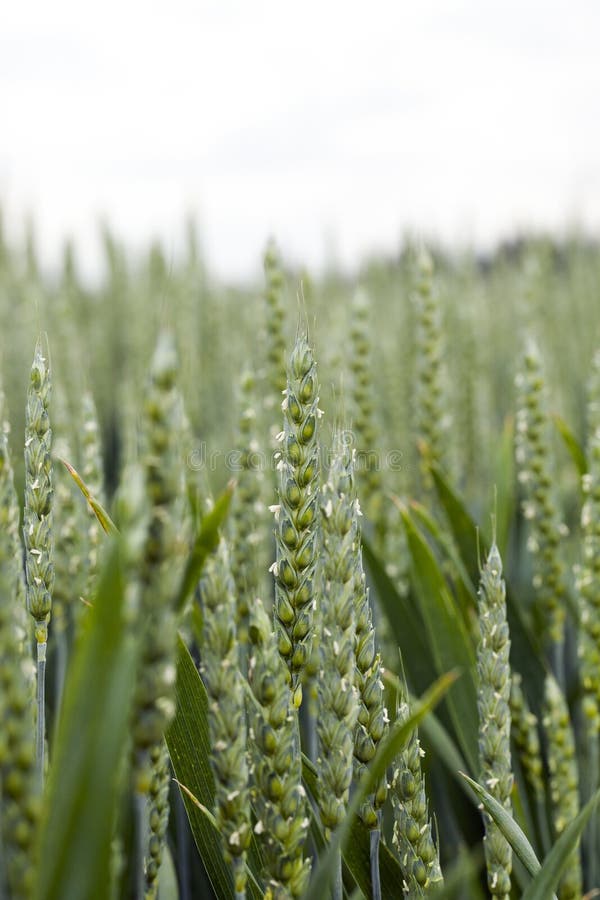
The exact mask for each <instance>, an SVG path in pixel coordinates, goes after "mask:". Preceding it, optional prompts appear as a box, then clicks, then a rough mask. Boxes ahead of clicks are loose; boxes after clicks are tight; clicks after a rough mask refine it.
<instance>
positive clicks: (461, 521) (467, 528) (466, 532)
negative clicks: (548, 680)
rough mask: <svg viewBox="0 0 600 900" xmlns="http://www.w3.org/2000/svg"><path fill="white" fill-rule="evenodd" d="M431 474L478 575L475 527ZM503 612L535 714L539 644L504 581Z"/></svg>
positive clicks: (540, 687)
mask: <svg viewBox="0 0 600 900" xmlns="http://www.w3.org/2000/svg"><path fill="white" fill-rule="evenodd" d="M431 474H432V476H433V479H434V483H435V486H436V489H437V491H438V497H439V499H440V502H441V504H442V506H443V507H444V510H445V512H446V516H447V518H448V524H449V525H450V528H451V530H452V533H453V535H454V540H455V541H456V545H457V547H458V549H459V551H460V554H461V556H462V559H463V563H464V565H465V568H466V569H467V571H468V572H470V573H473V572H476V573H478V570H479V560H478V557H477V542H476V540H474V539H473V535H475V534H476V532H477V528H476V524H475V522H474V520H473V519H472V518H471V516H470V514H469V512H468V510H467V507H466V505H465V503H464V502H463V500H462V499H461V498H460V497H459V495H458V494H457V493H456V491H454V490H453V488H452V487H451V486H450V484H449V483H448V481H447V479H446V476H445V475H444V473H443V472H442V471H441V469H439V468H438V467H436V466H435V465H432V466H431ZM488 549H489V548H488V547H487V545H486V544H485V542H484V541H481V542H480V552H481V555H482V556H483V557H484V558H485V556H486V555H487V551H488ZM478 583H479V575H478V574H477V576H476V580H475V584H478ZM506 608H507V616H508V627H509V630H510V640H511V659H513V660H516V661H517V665H516V668H517V669H518V671H519V672H520V673H521V675H522V676H523V682H524V683H525V684H526V685H527V697H528V700H529V702H530V704H531V705H532V707H533V710H534V712H535V713H536V714H539V711H540V709H541V703H542V698H543V696H544V680H545V677H546V672H545V666H544V661H543V660H544V654H543V651H542V649H541V647H540V644H539V641H538V640H537V638H536V637H535V635H534V634H533V632H532V629H531V628H530V627H529V625H528V623H527V622H526V620H525V617H524V615H523V609H522V606H521V604H520V602H519V601H518V600H517V598H515V596H514V593H513V591H512V590H511V588H510V583H509V580H508V579H507V585H506Z"/></svg>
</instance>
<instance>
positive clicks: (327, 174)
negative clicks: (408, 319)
mask: <svg viewBox="0 0 600 900" xmlns="http://www.w3.org/2000/svg"><path fill="white" fill-rule="evenodd" d="M0 206H1V207H2V208H3V210H4V215H5V218H6V219H7V224H8V226H9V228H10V230H11V231H12V233H13V234H14V235H15V236H17V237H18V236H19V235H20V234H21V231H22V223H23V220H24V218H25V216H26V215H27V214H28V213H32V214H33V216H34V219H35V221H36V223H37V231H38V237H39V244H40V248H41V252H42V255H43V259H44V261H45V263H46V264H47V265H52V264H55V263H56V261H57V259H58V258H59V253H60V247H61V244H62V241H63V240H64V238H65V236H67V235H72V236H73V237H74V238H75V241H76V244H77V246H78V248H79V249H80V251H81V257H82V260H83V262H84V264H85V266H86V268H87V269H88V270H89V271H93V270H94V268H95V267H97V266H98V252H99V249H98V248H99V241H98V221H99V219H100V218H101V217H103V218H105V219H106V220H108V221H109V222H110V223H111V224H112V225H113V226H114V228H115V230H116V232H117V233H118V234H119V235H120V236H121V237H123V238H124V239H125V240H126V241H127V242H128V243H129V244H130V245H131V246H132V247H133V248H136V247H140V246H142V245H143V243H144V242H145V241H146V240H148V239H150V238H152V237H154V236H159V237H160V238H161V239H162V240H163V243H164V245H165V247H166V249H167V252H168V253H170V254H177V252H178V250H179V249H180V247H181V242H182V233H183V228H182V223H183V220H184V217H185V216H186V214H187V213H188V212H192V213H194V214H196V217H197V220H198V223H199V226H200V231H201V235H202V241H203V246H204V250H205V253H206V256H207V258H208V261H209V263H210V264H211V265H212V267H213V269H214V270H215V271H216V272H217V273H218V274H219V275H220V276H223V277H226V278H227V277H232V278H237V277H242V276H244V275H246V274H249V273H255V272H256V271H258V269H259V267H260V259H261V253H262V249H263V247H264V243H265V240H266V238H267V237H268V236H269V235H274V236H275V237H276V238H277V240H278V242H279V243H280V245H281V247H282V249H283V250H284V252H285V253H286V254H287V255H288V256H289V258H290V259H292V260H293V261H295V262H298V263H305V264H307V265H309V266H319V264H320V263H321V262H322V261H323V259H324V258H325V256H326V254H327V253H328V252H330V251H331V249H332V248H334V249H335V254H336V257H337V258H338V259H339V261H340V262H342V263H343V264H346V265H353V264H356V262H357V260H358V259H359V257H360V256H361V255H362V254H364V253H365V252H368V251H371V250H373V249H381V250H383V251H390V250H393V249H394V248H395V247H397V244H398V240H399V237H400V236H401V234H402V233H403V232H404V231H405V230H406V229H412V230H415V231H417V232H421V233H423V232H424V233H427V234H432V235H435V236H438V237H440V238H442V239H443V240H445V241H447V242H450V243H455V244H456V243H459V242H462V241H471V242H474V243H477V244H483V245H485V244H487V243H489V242H490V241H492V240H494V239H495V238H497V237H499V236H504V235H507V234H509V233H510V232H511V230H513V229H515V228H519V227H537V228H544V229H559V230H560V229H563V230H564V228H565V227H567V226H569V225H572V224H573V223H578V224H580V225H583V226H585V227H587V228H589V229H596V230H598V229H599V228H600V3H598V2H597V0H587V2H584V0H569V2H562V0H561V2H552V0H545V2H531V0H530V2H528V0H503V2H496V0H490V2H488V0H462V2H451V0H448V2H444V0H412V2H406V0H388V2H383V0H370V2H364V0H363V2H360V3H358V2H352V0H350V2H348V0H346V2H337V0H336V2H332V0H330V2H327V0H321V2H314V0H303V2H296V3H290V2H287V0H214V2H203V0H193V2H188V0H170V2H169V3H163V2H152V0H145V2H138V0H120V2H117V0H103V2H102V3H98V4H94V5H92V4H90V3H85V2H81V0H53V2H52V3H48V2H46V0H44V2H37V0H36V2H34V0H19V2H13V3H9V2H8V0H4V2H3V3H2V4H1V11H0Z"/></svg>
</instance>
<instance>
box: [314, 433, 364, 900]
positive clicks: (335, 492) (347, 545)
mask: <svg viewBox="0 0 600 900" xmlns="http://www.w3.org/2000/svg"><path fill="white" fill-rule="evenodd" d="M347 437H348V436H347V435H344V434H342V433H340V432H337V433H336V435H335V436H334V442H333V453H332V459H331V465H330V468H329V476H328V479H327V482H326V484H325V485H324V486H323V489H322V491H321V532H322V536H323V553H322V577H323V590H322V610H321V616H320V619H321V629H322V633H321V641H320V648H319V649H320V665H319V671H318V701H319V705H318V714H317V734H318V738H319V756H318V761H317V762H318V770H319V792H318V802H319V809H320V813H321V821H322V823H323V826H324V828H325V835H326V837H327V838H331V835H332V833H334V832H335V830H336V829H337V828H338V827H339V826H340V825H341V823H342V822H343V820H344V818H345V816H346V808H347V805H348V797H349V792H350V785H351V782H352V772H353V757H354V730H355V727H356V721H357V718H358V712H359V704H358V691H357V689H356V687H355V684H354V671H355V666H356V658H355V640H356V633H355V621H354V580H355V577H356V571H355V559H356V549H357V545H358V541H359V533H358V524H357V515H356V507H357V500H356V497H355V490H354V466H353V464H354V460H353V451H352V447H351V446H350V444H349V441H348V440H347ZM334 892H335V896H336V897H341V896H342V870H341V858H340V859H338V865H337V871H336V881H335V887H334Z"/></svg>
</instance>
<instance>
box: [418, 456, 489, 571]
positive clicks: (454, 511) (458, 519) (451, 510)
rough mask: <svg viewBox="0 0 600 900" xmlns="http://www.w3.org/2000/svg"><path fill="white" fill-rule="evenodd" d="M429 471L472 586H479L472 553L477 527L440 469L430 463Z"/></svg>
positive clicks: (475, 555)
mask: <svg viewBox="0 0 600 900" xmlns="http://www.w3.org/2000/svg"><path fill="white" fill-rule="evenodd" d="M429 469H430V472H431V475H432V477H433V483H434V485H435V489H436V491H437V494H438V497H439V499H440V502H441V504H442V506H443V507H444V511H445V513H446V516H447V518H448V520H449V522H450V525H451V528H452V534H453V535H454V540H455V542H456V546H457V547H458V550H459V553H460V555H461V558H462V560H463V562H464V564H465V567H466V569H467V572H468V573H469V577H470V579H471V581H472V583H473V584H479V565H478V561H477V554H476V552H474V551H475V550H476V548H477V526H476V525H475V522H474V521H473V519H472V518H471V516H470V515H469V513H468V511H467V508H466V506H465V505H464V503H463V502H462V500H461V499H460V497H459V496H458V494H457V493H456V492H455V491H454V490H453V489H452V487H451V486H450V482H449V481H448V479H447V477H446V476H445V474H444V472H443V471H442V469H441V468H440V467H439V466H438V465H436V464H435V463H431V465H430V467H429Z"/></svg>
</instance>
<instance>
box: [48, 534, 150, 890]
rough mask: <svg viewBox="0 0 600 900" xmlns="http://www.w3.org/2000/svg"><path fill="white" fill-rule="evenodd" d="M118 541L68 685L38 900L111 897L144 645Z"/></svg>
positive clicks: (51, 786) (53, 769)
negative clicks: (132, 618) (130, 622)
mask: <svg viewBox="0 0 600 900" xmlns="http://www.w3.org/2000/svg"><path fill="white" fill-rule="evenodd" d="M123 595H124V591H123V576H122V566H121V562H120V559H119V553H118V546H116V545H114V546H113V547H112V548H111V551H110V553H109V555H108V558H107V561H106V564H105V566H104V569H103V572H102V576H101V579H100V584H99V586H98V593H97V597H96V602H95V603H94V606H93V608H91V609H90V611H89V613H88V616H87V617H86V620H85V624H84V631H83V633H82V637H81V639H80V641H79V643H78V644H77V646H76V649H75V656H74V658H73V662H72V665H71V667H70V668H69V672H68V676H67V682H66V687H65V699H64V706H63V712H62V716H61V720H60V723H59V726H58V734H57V739H56V746H55V750H54V754H53V760H52V767H51V770H50V778H49V783H48V792H47V797H46V804H45V806H46V813H45V817H44V820H43V822H42V826H41V833H40V846H39V860H40V862H39V866H38V880H37V885H36V889H35V892H34V896H35V897H36V900H80V898H81V897H87V898H90V900H107V898H108V897H109V896H110V880H109V879H108V878H107V876H106V873H107V872H108V871H109V867H110V858H111V841H112V837H113V830H114V825H115V810H116V809H117V807H118V800H119V795H120V790H121V787H122V785H121V782H120V775H121V773H122V767H121V760H122V759H123V754H124V753H125V748H126V743H127V737H128V730H129V716H130V708H131V700H132V694H133V686H134V684H135V665H136V656H137V653H136V644H135V641H134V638H133V637H132V634H131V630H130V629H129V628H128V627H127V619H126V615H125V610H124V599H123Z"/></svg>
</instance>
